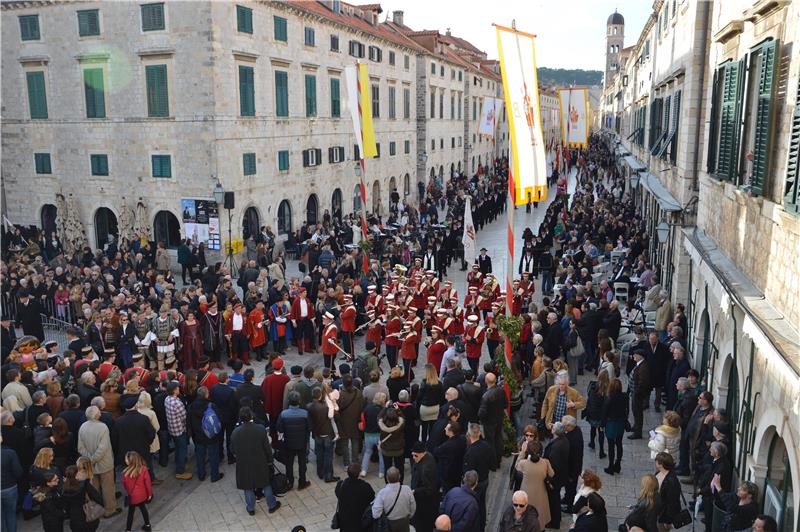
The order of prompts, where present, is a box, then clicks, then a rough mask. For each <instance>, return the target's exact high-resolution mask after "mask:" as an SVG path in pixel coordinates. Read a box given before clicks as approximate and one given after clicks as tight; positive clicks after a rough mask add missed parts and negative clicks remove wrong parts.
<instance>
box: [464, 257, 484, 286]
mask: <svg viewBox="0 0 800 532" xmlns="http://www.w3.org/2000/svg"><path fill="white" fill-rule="evenodd" d="M482 283H483V274H482V273H481V269H480V266H479V265H478V263H477V262H476V263H475V264H473V265H472V270H471V271H469V272H467V286H468V287H469V288H473V287H474V288H475V289H476V290H477V289H478V288H480V287H481V285H482Z"/></svg>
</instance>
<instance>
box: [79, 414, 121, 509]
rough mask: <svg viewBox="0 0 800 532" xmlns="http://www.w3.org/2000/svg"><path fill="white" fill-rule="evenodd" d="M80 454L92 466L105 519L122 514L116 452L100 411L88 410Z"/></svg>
mask: <svg viewBox="0 0 800 532" xmlns="http://www.w3.org/2000/svg"><path fill="white" fill-rule="evenodd" d="M78 452H79V453H80V454H81V456H84V457H86V458H88V459H89V460H90V461H91V465H92V473H93V475H92V486H94V488H95V489H96V490H98V491H99V492H100V493H101V494H102V497H103V507H104V508H105V511H106V513H105V516H104V517H112V516H114V515H117V514H118V513H121V512H122V509H121V508H117V499H116V497H115V495H114V494H115V493H116V485H115V472H114V450H113V448H112V447H111V436H110V433H109V430H108V427H107V426H106V425H105V424H104V423H103V422H101V421H100V409H99V408H97V407H96V406H90V407H89V408H87V409H86V422H85V423H84V424H83V425H81V428H80V430H79V431H78Z"/></svg>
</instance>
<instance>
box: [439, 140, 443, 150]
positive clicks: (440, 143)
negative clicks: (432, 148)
mask: <svg viewBox="0 0 800 532" xmlns="http://www.w3.org/2000/svg"><path fill="white" fill-rule="evenodd" d="M439 149H440V150H443V149H444V139H439Z"/></svg>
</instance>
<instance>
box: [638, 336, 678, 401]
mask: <svg viewBox="0 0 800 532" xmlns="http://www.w3.org/2000/svg"><path fill="white" fill-rule="evenodd" d="M644 358H645V361H646V362H647V368H648V370H649V371H650V385H651V386H652V387H653V390H654V391H655V396H654V397H653V406H654V407H655V410H656V412H661V402H662V398H663V395H664V391H665V389H664V386H665V385H667V384H668V383H667V381H666V376H667V366H668V365H669V361H670V356H669V351H667V348H666V347H665V346H664V344H662V343H661V342H659V341H658V334H657V333H656V332H651V333H650V334H649V335H648V338H647V346H646V347H645V355H644ZM673 384H674V383H673ZM666 391H667V395H670V392H669V388H667V390H666Z"/></svg>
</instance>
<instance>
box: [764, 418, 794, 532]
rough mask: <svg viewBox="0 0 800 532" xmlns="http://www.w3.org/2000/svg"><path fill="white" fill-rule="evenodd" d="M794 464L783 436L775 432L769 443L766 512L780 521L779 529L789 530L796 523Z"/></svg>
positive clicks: (786, 531) (765, 497) (783, 531)
mask: <svg viewBox="0 0 800 532" xmlns="http://www.w3.org/2000/svg"><path fill="white" fill-rule="evenodd" d="M793 502H794V496H793V490H792V466H791V464H790V462H789V455H788V453H787V452H786V443H785V442H784V441H783V438H781V437H780V436H778V434H775V435H774V436H773V437H772V441H771V442H770V444H769V458H768V459H767V479H766V489H765V490H764V513H765V514H767V515H771V516H772V517H774V518H775V521H777V522H778V530H779V531H781V532H789V530H791V529H792V526H793V525H794V511H793V510H794V509H793V508H792V505H793Z"/></svg>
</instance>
